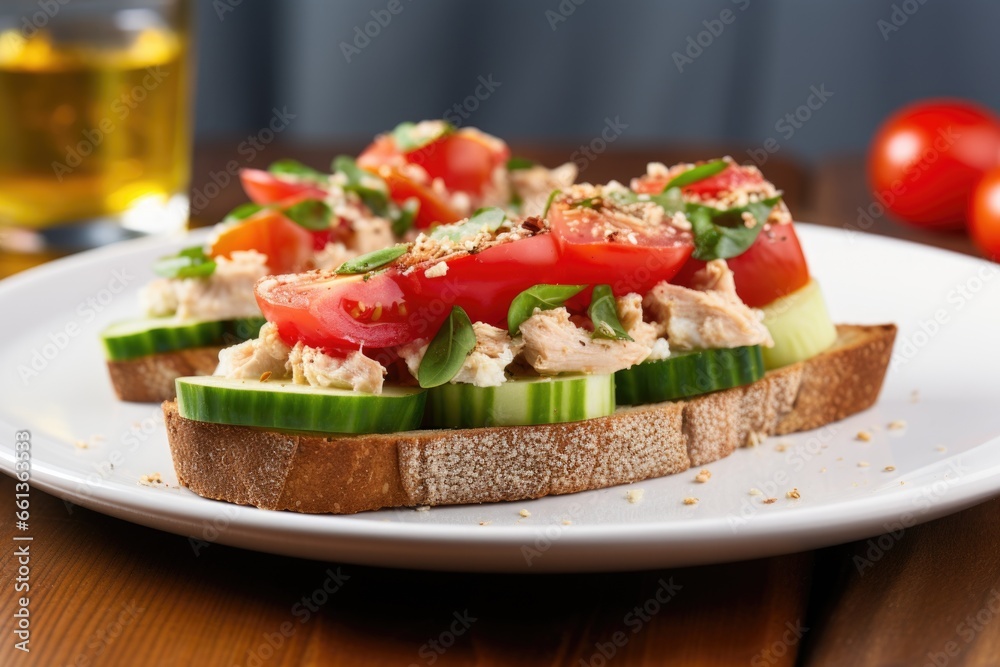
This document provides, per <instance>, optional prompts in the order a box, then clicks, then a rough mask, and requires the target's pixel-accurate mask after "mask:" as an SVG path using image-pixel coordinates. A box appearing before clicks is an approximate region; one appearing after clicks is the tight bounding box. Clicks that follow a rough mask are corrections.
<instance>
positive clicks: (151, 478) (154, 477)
mask: <svg viewBox="0 0 1000 667" xmlns="http://www.w3.org/2000/svg"><path fill="white" fill-rule="evenodd" d="M139 483H140V484H142V485H143V486H155V485H157V484H163V478H162V477H160V473H158V472H154V473H153V474H151V475H141V476H140V477H139Z"/></svg>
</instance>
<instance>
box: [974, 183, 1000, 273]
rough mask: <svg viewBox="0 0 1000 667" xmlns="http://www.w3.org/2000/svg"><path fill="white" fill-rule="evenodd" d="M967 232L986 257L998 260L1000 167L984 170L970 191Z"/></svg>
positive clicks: (999, 258)
mask: <svg viewBox="0 0 1000 667" xmlns="http://www.w3.org/2000/svg"><path fill="white" fill-rule="evenodd" d="M969 232H970V233H971V234H972V240H973V241H975V242H976V245H977V246H979V249H980V250H981V251H982V252H983V254H984V255H985V256H986V257H988V258H989V259H991V260H993V261H994V262H997V261H1000V167H997V168H995V169H991V170H990V171H988V172H986V175H985V176H983V179H982V180H981V181H980V182H979V185H977V186H976V189H975V190H974V191H973V193H972V200H971V202H970V205H969Z"/></svg>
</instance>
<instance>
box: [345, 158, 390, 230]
mask: <svg viewBox="0 0 1000 667" xmlns="http://www.w3.org/2000/svg"><path fill="white" fill-rule="evenodd" d="M333 170H334V171H335V172H340V173H342V174H344V175H345V176H346V177H347V184H346V185H345V186H344V190H345V191H347V192H354V193H356V194H357V195H358V196H359V197H361V201H363V202H364V203H365V206H367V207H368V208H370V209H371V210H372V213H374V214H375V215H378V216H382V217H385V216H386V214H387V213H388V211H389V186H388V185H386V184H385V181H383V180H382V179H381V178H379V177H378V176H376V175H375V174H372V173H370V172H367V171H365V170H364V169H362V168H361V167H359V166H358V165H357V163H356V162H355V161H354V158H352V157H350V156H349V155H338V156H337V157H335V158H334V159H333Z"/></svg>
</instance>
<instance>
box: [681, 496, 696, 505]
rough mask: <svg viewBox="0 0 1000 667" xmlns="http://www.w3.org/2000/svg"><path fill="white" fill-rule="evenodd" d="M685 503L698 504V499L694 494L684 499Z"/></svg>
mask: <svg viewBox="0 0 1000 667" xmlns="http://www.w3.org/2000/svg"><path fill="white" fill-rule="evenodd" d="M684 504H685V505H697V504H698V499H697V498H695V497H694V496H688V497H687V498H685V499H684Z"/></svg>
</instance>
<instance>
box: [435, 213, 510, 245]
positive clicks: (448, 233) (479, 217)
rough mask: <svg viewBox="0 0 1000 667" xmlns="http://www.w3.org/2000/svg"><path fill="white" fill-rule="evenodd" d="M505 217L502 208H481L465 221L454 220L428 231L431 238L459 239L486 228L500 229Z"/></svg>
mask: <svg viewBox="0 0 1000 667" xmlns="http://www.w3.org/2000/svg"><path fill="white" fill-rule="evenodd" d="M506 219H507V214H506V213H504V211H503V209H502V208H496V207H494V208H481V209H479V210H478V211H476V212H475V213H473V214H472V217H470V218H469V219H468V220H466V221H465V222H456V223H453V224H450V225H438V226H437V227H435V228H434V231H432V232H431V233H430V237H431V238H432V239H437V240H444V239H450V240H452V241H456V242H457V241H461V240H462V239H464V238H469V237H472V236H475V235H476V234H478V233H480V232H481V231H483V229H486V230H487V231H489V232H490V233H493V232H495V231H496V230H498V229H500V225H502V224H503V222H504V220H506Z"/></svg>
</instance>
